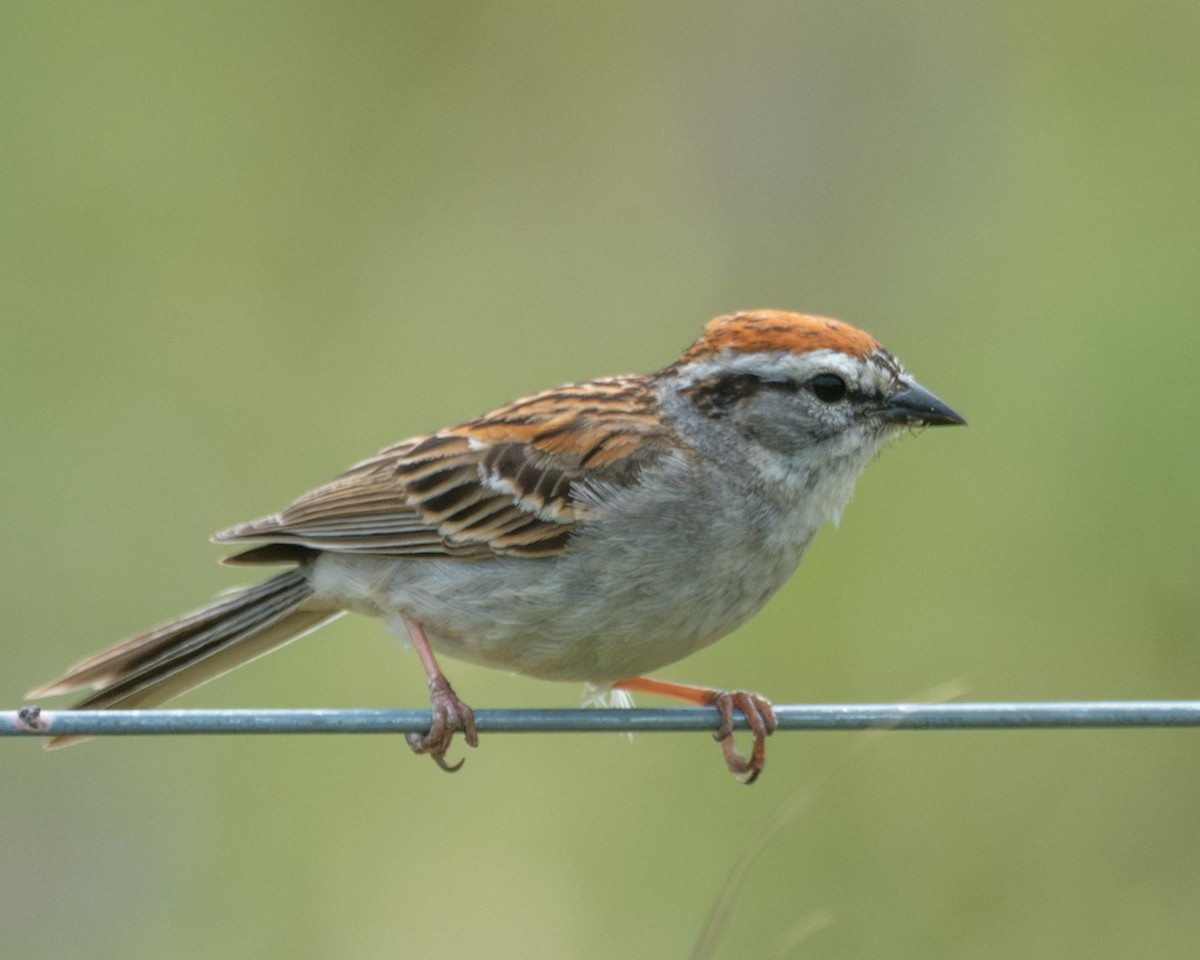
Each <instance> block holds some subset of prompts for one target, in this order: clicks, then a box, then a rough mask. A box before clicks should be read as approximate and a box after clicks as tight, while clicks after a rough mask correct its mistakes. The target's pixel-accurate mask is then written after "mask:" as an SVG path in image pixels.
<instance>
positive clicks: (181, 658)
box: [26, 569, 343, 750]
mask: <svg viewBox="0 0 1200 960" xmlns="http://www.w3.org/2000/svg"><path fill="white" fill-rule="evenodd" d="M312 592H313V591H312V587H311V586H310V585H309V582H308V578H307V577H306V576H305V574H304V572H303V570H301V569H295V570H289V571H287V572H286V573H281V574H279V575H278V576H276V577H272V578H271V579H270V580H267V581H265V582H263V583H260V584H259V585H258V586H255V587H250V588H249V589H248V590H242V591H240V592H238V593H235V594H233V595H232V596H228V597H223V598H222V599H220V600H218V601H216V602H215V603H212V604H209V605H208V606H207V607H202V608H201V609H199V610H195V611H193V612H191V613H188V614H185V615H184V616H182V617H180V618H179V619H178V620H174V621H172V622H171V623H168V624H164V625H163V626H161V627H156V628H155V629H153V630H151V631H150V632H149V633H144V634H142V635H141V636H139V637H133V638H132V639H130V640H126V641H125V642H123V643H119V644H117V645H116V646H115V647H111V648H110V649H108V650H104V651H102V652H100V653H98V654H96V655H95V656H93V657H89V658H88V659H86V660H84V661H83V662H81V663H77V664H75V666H73V667H72V668H71V669H70V670H68V671H67V672H66V674H64V675H63V677H62V678H61V679H59V680H55V681H54V682H53V683H48V684H46V685H45V686H41V687H38V688H37V689H35V690H30V691H29V693H27V694H26V698H28V699H33V698H36V697H49V696H55V695H57V694H60V693H70V692H71V691H74V690H84V689H87V688H89V687H91V688H93V689H95V691H96V692H95V693H93V694H92V695H91V696H90V697H88V698H87V699H85V700H81V701H80V702H79V703H77V704H75V709H77V710H105V709H132V708H136V707H152V706H156V705H157V704H160V703H163V702H164V701H166V700H170V699H171V698H172V697H176V696H178V695H179V694H181V693H183V692H184V691H186V690H191V689H192V688H193V687H198V686H200V684H202V683H206V682H207V681H209V680H211V679H213V678H214V677H219V676H220V675H221V674H223V673H227V672H228V671H230V670H232V669H233V668H234V667H240V666H241V665H242V664H243V663H249V662H250V661H251V660H254V659H256V658H257V657H261V656H262V655H263V654H265V653H270V652H271V651H272V650H274V649H275V648H276V647H281V646H283V645H284V644H285V643H288V642H289V641H291V640H295V639H296V638H297V637H299V636H301V635H303V634H305V633H308V632H309V631H310V630H315V629H316V628H317V627H319V626H321V624H323V623H326V622H327V621H329V620H332V619H334V618H335V617H338V616H340V615H341V614H342V612H343V611H341V610H330V609H328V608H324V609H316V608H312V607H309V606H306V603H307V601H308V600H309V599H310V598H311V597H312ZM87 739H89V738H88V737H86V736H67V737H54V738H53V739H51V740H50V741H48V742H47V743H46V748H47V749H48V750H53V749H55V748H57V747H65V746H69V745H70V744H72V743H78V742H80V741H82V740H87Z"/></svg>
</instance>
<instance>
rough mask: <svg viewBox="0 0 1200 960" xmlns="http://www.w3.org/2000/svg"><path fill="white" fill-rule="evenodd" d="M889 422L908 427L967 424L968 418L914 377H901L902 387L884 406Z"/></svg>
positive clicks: (886, 418)
mask: <svg viewBox="0 0 1200 960" xmlns="http://www.w3.org/2000/svg"><path fill="white" fill-rule="evenodd" d="M883 416H884V419H885V420H887V422H888V423H898V424H903V425H904V426H907V427H920V426H928V427H938V426H958V425H963V426H965V425H966V422H967V421H966V420H964V419H963V418H962V417H960V416H959V415H958V414H957V413H955V412H954V411H953V410H951V409H950V408H949V407H948V406H946V404H944V403H942V401H941V400H939V399H938V398H937V397H935V396H934V395H933V394H932V393H930V392H929V391H928V390H926V389H925V388H924V387H923V386H921V385H920V384H919V383H917V381H916V380H914V379H913V378H912V377H907V376H906V377H901V378H900V389H899V390H897V391H896V392H895V393H894V394H892V396H891V399H889V400H888V402H887V406H885V407H884V408H883Z"/></svg>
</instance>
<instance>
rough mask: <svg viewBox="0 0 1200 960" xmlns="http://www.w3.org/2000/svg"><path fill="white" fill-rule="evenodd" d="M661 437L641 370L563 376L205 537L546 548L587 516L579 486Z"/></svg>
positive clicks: (629, 469) (269, 555)
mask: <svg viewBox="0 0 1200 960" xmlns="http://www.w3.org/2000/svg"><path fill="white" fill-rule="evenodd" d="M666 437H667V428H666V427H664V426H663V424H662V423H661V422H660V420H659V418H658V409H657V396H656V393H655V391H654V389H653V387H652V386H651V385H650V384H649V383H647V381H646V380H645V379H643V378H641V377H612V378H607V379H603V380H594V381H591V382H588V383H583V384H570V385H568V386H564V387H557V388H555V389H553V390H548V391H546V392H544V393H540V394H537V395H535V396H531V397H525V398H523V399H521V400H517V401H515V402H513V403H511V404H509V405H508V406H505V407H501V408H500V409H498V410H494V411H492V412H491V413H488V414H485V415H484V416H482V417H479V418H478V419H476V420H472V421H470V422H469V423H465V424H463V425H462V426H459V427H451V428H449V429H447V430H442V431H440V432H438V433H434V434H430V435H428V436H424V437H416V438H413V439H411V440H406V441H404V442H402V443H399V444H396V445H395V446H392V447H389V448H387V449H386V450H383V451H381V452H380V453H378V454H377V455H376V456H374V457H372V458H370V459H369V460H364V461H363V462H362V463H359V464H356V465H355V466H353V467H351V468H350V469H349V470H347V471H346V472H345V473H343V474H341V476H339V477H337V478H335V479H334V480H332V481H330V482H329V483H327V484H325V485H324V486H322V487H318V488H317V489H316V490H313V491H312V492H311V493H307V494H305V495H304V496H302V497H300V499H298V500H297V501H296V502H295V503H293V504H292V505H291V506H289V507H288V508H287V509H285V510H284V511H283V512H282V513H278V514H276V515H274V516H271V517H266V518H264V519H262V520H256V521H254V522H252V523H246V524H242V525H241V526H237V527H233V528H232V529H230V530H226V531H224V532H222V533H219V534H217V535H216V537H214V539H215V540H217V541H219V542H226V541H236V540H260V541H265V542H266V544H267V545H268V546H266V547H260V548H255V549H252V550H250V551H247V552H246V553H245V554H239V555H236V556H234V557H231V558H230V560H231V561H232V562H238V561H239V560H240V561H241V562H269V561H277V560H279V559H286V558H287V556H288V551H287V549H286V547H285V545H293V546H296V547H301V548H313V549H317V550H328V551H334V552H344V553H365V554H377V555H383V556H421V555H435V556H456V557H487V556H495V555H497V554H500V555H509V556H523V557H542V556H550V555H552V554H555V553H559V552H561V551H562V550H564V549H566V547H567V545H568V542H569V540H570V536H571V531H572V529H573V528H574V527H575V525H576V524H577V523H579V522H580V521H581V520H583V519H586V516H587V511H588V507H587V505H586V504H585V503H583V502H581V498H580V493H581V492H582V491H583V490H584V489H586V488H587V487H588V486H589V485H592V488H593V489H596V488H598V487H599V486H603V485H618V486H619V485H622V484H626V483H629V482H630V481H632V480H633V479H635V478H636V477H637V475H638V474H639V473H640V472H641V470H642V469H643V468H644V467H645V466H646V465H647V464H649V463H650V462H652V461H653V460H655V459H657V458H658V457H659V456H661V455H662V453H663V450H664V449H665V447H664V440H665V439H666ZM271 545H280V547H281V548H282V549H275V548H273V547H272V546H271Z"/></svg>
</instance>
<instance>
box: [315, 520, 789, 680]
mask: <svg viewBox="0 0 1200 960" xmlns="http://www.w3.org/2000/svg"><path fill="white" fill-rule="evenodd" d="M806 545H807V541H805V542H804V543H801V544H796V545H794V546H792V547H789V548H785V549H774V550H767V551H765V552H764V551H762V550H758V551H757V552H754V553H753V554H751V553H747V552H746V551H744V550H730V549H729V548H728V545H727V544H726V549H724V550H723V551H721V552H720V553H715V552H704V551H692V552H691V553H690V555H687V554H684V555H681V554H679V553H678V552H676V553H672V554H671V555H670V556H669V557H664V558H663V559H662V561H661V562H656V561H655V559H654V558H653V557H650V556H647V555H646V553H645V552H639V551H637V550H630V551H628V553H627V554H626V555H624V556H622V555H616V556H606V557H605V558H604V560H603V562H598V561H597V559H596V555H595V554H594V553H592V552H589V551H578V552H575V551H573V552H568V553H566V554H564V555H561V556H557V557H551V558H545V559H537V560H530V559H520V558H505V557H497V558H493V559H487V560H480V561H462V560H451V559H445V558H436V557H430V558H424V557H423V558H412V559H408V558H382V557H364V556H351V555H340V556H339V555H335V554H325V555H322V556H321V557H320V558H319V559H318V560H317V562H316V564H315V566H314V569H313V573H312V577H313V585H314V587H315V588H316V592H317V596H318V597H319V598H321V599H322V600H323V601H325V602H328V603H330V604H331V605H337V606H344V607H347V608H349V609H352V610H355V611H357V612H361V613H366V614H370V615H375V616H381V617H382V618H383V619H384V622H385V624H386V626H387V628H388V630H389V631H390V632H392V633H393V634H395V635H396V636H400V637H403V636H404V635H405V628H404V625H403V617H405V616H407V617H410V618H412V619H415V620H417V621H418V622H420V623H421V624H422V626H423V627H424V628H425V631H426V635H427V636H428V638H429V640H430V643H431V644H432V646H433V648H434V650H435V651H436V652H438V653H439V654H444V655H445V656H448V657H453V658H456V659H460V660H466V661H469V662H473V663H478V664H482V665H485V666H489V667H495V668H499V669H504V670H509V671H514V672H517V673H524V674H528V675H530V676H535V677H541V678H544V679H552V680H582V681H591V682H595V683H605V682H612V681H616V680H620V679H623V678H625V677H630V676H635V675H637V674H641V673H645V672H648V671H651V670H655V669H658V668H660V667H662V666H664V665H666V664H669V663H673V662H674V661H676V660H680V659H682V658H683V657H686V656H687V655H688V654H690V653H693V652H694V651H696V650H698V649H700V648H701V647H704V646H706V645H708V644H710V643H712V642H713V641H715V640H717V639H719V638H720V637H722V636H724V635H725V634H726V633H728V632H730V631H731V630H733V629H734V628H736V627H737V626H739V625H740V624H742V623H744V622H745V621H746V620H747V619H749V618H750V617H751V616H753V615H754V613H756V612H757V611H758V610H759V609H760V608H761V607H762V605H763V604H764V603H766V601H767V600H768V599H769V598H770V596H771V595H772V594H773V593H774V592H775V590H776V589H778V587H779V586H780V585H781V584H782V583H783V582H784V581H785V580H786V579H787V577H788V576H790V575H791V573H792V571H793V570H794V569H795V567H796V564H797V563H798V562H799V560H800V557H801V555H802V554H803V550H804V547H805V546H806Z"/></svg>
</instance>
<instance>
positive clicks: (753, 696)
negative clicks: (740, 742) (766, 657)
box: [613, 677, 776, 783]
mask: <svg viewBox="0 0 1200 960" xmlns="http://www.w3.org/2000/svg"><path fill="white" fill-rule="evenodd" d="M613 686H615V687H620V688H621V689H622V690H639V691H641V692H643V693H654V694H657V695H658V696H660V697H674V698H675V699H676V700H686V701H687V702H688V703H696V704H699V705H701V706H705V707H708V706H712V707H716V708H717V710H719V711H720V713H721V724H720V726H718V727H717V732H716V733H714V734H713V739H714V740H716V741H717V742H718V743H719V744H720V745H721V753H722V754H723V755H724V757H725V766H726V767H728V768H729V770H730V772H731V773H734V774H736V775H737V776H742V774H745V777H744V779H743V780H742V783H753V782H754V781H755V780H757V779H758V775H759V774H760V773H762V770H763V764H764V763H765V762H766V750H767V737H769V736H770V735H771V734H772V733H774V732H775V727H776V720H775V711H774V710H773V709H772V707H771V701H770V700H768V699H767V698H766V697H764V696H762V695H761V694H757V693H750V692H749V691H746V690H714V689H712V688H711V687H695V686H692V685H691V684H688V683H672V682H671V681H670V680H656V679H654V678H653V677H630V678H629V679H628V680H622V681H621V682H620V683H615V684H613ZM735 707H736V708H737V709H738V710H740V711H742V713H743V714H744V715H745V717H746V722H747V723H748V724H749V725H750V732H751V733H752V734H753V735H754V750H753V752H752V753H751V754H750V759H749V760H747V759H746V758H745V757H743V756H742V755H741V754H740V753H739V752H738V749H737V747H736V746H735V745H734V742H733V711H734V708H735Z"/></svg>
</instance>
